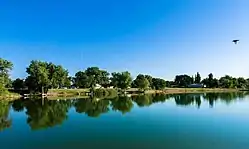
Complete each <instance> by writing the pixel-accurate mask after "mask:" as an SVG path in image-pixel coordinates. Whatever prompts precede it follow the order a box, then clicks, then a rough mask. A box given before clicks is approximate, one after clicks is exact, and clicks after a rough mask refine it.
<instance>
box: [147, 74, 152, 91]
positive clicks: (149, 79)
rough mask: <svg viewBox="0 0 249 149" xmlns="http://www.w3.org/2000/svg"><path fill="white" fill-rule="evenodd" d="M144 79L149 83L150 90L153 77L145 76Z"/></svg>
mask: <svg viewBox="0 0 249 149" xmlns="http://www.w3.org/2000/svg"><path fill="white" fill-rule="evenodd" d="M145 78H146V79H147V80H148V81H149V84H150V85H149V87H150V88H152V84H153V81H152V79H153V77H152V76H150V75H145Z"/></svg>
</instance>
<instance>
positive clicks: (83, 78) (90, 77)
mask: <svg viewBox="0 0 249 149" xmlns="http://www.w3.org/2000/svg"><path fill="white" fill-rule="evenodd" d="M96 84H100V85H102V86H106V85H107V84H109V73H108V72H107V71H105V70H101V69H99V68H98V67H89V68H87V69H86V70H85V71H79V72H77V73H76V74H75V85H76V86H77V87H80V88H90V87H94V86H96Z"/></svg>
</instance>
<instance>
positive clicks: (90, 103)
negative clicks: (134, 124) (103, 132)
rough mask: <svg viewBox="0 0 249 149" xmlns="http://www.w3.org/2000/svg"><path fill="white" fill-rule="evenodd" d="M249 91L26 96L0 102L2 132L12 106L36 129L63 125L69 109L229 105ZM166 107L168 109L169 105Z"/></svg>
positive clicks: (93, 113)
mask: <svg viewBox="0 0 249 149" xmlns="http://www.w3.org/2000/svg"><path fill="white" fill-rule="evenodd" d="M247 95H248V93H245V92H236V93H203V94H168V95H162V94H146V95H144V94H143V95H135V96H131V97H127V96H119V97H114V98H109V99H97V98H91V99H90V98H89V99H74V100H70V99H68V100H46V99H43V100H42V99H25V100H15V101H13V102H8V101H1V102H0V131H2V130H5V129H6V128H9V127H11V124H12V120H11V118H10V114H9V112H10V109H11V108H10V107H11V106H12V109H13V110H14V111H15V112H25V114H26V115H27V124H28V125H29V126H30V128H31V129H32V130H39V129H45V128H50V127H54V126H58V125H61V124H62V123H63V122H64V121H65V120H66V119H67V117H68V111H69V109H70V108H72V107H74V108H75V110H76V112H77V113H84V114H86V115H87V116H89V117H99V116H101V115H102V114H104V113H108V112H109V111H110V110H112V111H118V112H120V113H122V114H123V115H124V114H126V113H129V112H131V110H132V108H134V104H137V105H138V107H149V106H151V105H153V104H157V103H165V102H167V101H168V100H172V99H173V100H174V101H175V103H176V105H177V106H196V107H197V108H200V106H201V104H202V103H204V102H207V103H208V104H209V106H210V107H211V108H212V107H214V105H215V103H216V102H222V103H226V104H229V103H231V102H233V101H236V100H242V99H244V98H245V96H247ZM165 108H167V107H166V106H165Z"/></svg>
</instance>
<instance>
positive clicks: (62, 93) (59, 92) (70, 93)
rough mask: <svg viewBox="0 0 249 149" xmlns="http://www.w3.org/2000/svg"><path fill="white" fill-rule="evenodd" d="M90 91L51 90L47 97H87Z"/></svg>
mask: <svg viewBox="0 0 249 149" xmlns="http://www.w3.org/2000/svg"><path fill="white" fill-rule="evenodd" d="M88 92H89V89H50V90H49V91H48V94H47V96H51V97H56V96H86V94H87V93H88Z"/></svg>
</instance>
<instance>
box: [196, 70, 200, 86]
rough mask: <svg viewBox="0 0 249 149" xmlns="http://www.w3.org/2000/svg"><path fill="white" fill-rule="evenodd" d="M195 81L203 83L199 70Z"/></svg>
mask: <svg viewBox="0 0 249 149" xmlns="http://www.w3.org/2000/svg"><path fill="white" fill-rule="evenodd" d="M195 83H196V84H199V83H201V75H200V74H199V72H197V74H196V76H195Z"/></svg>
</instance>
